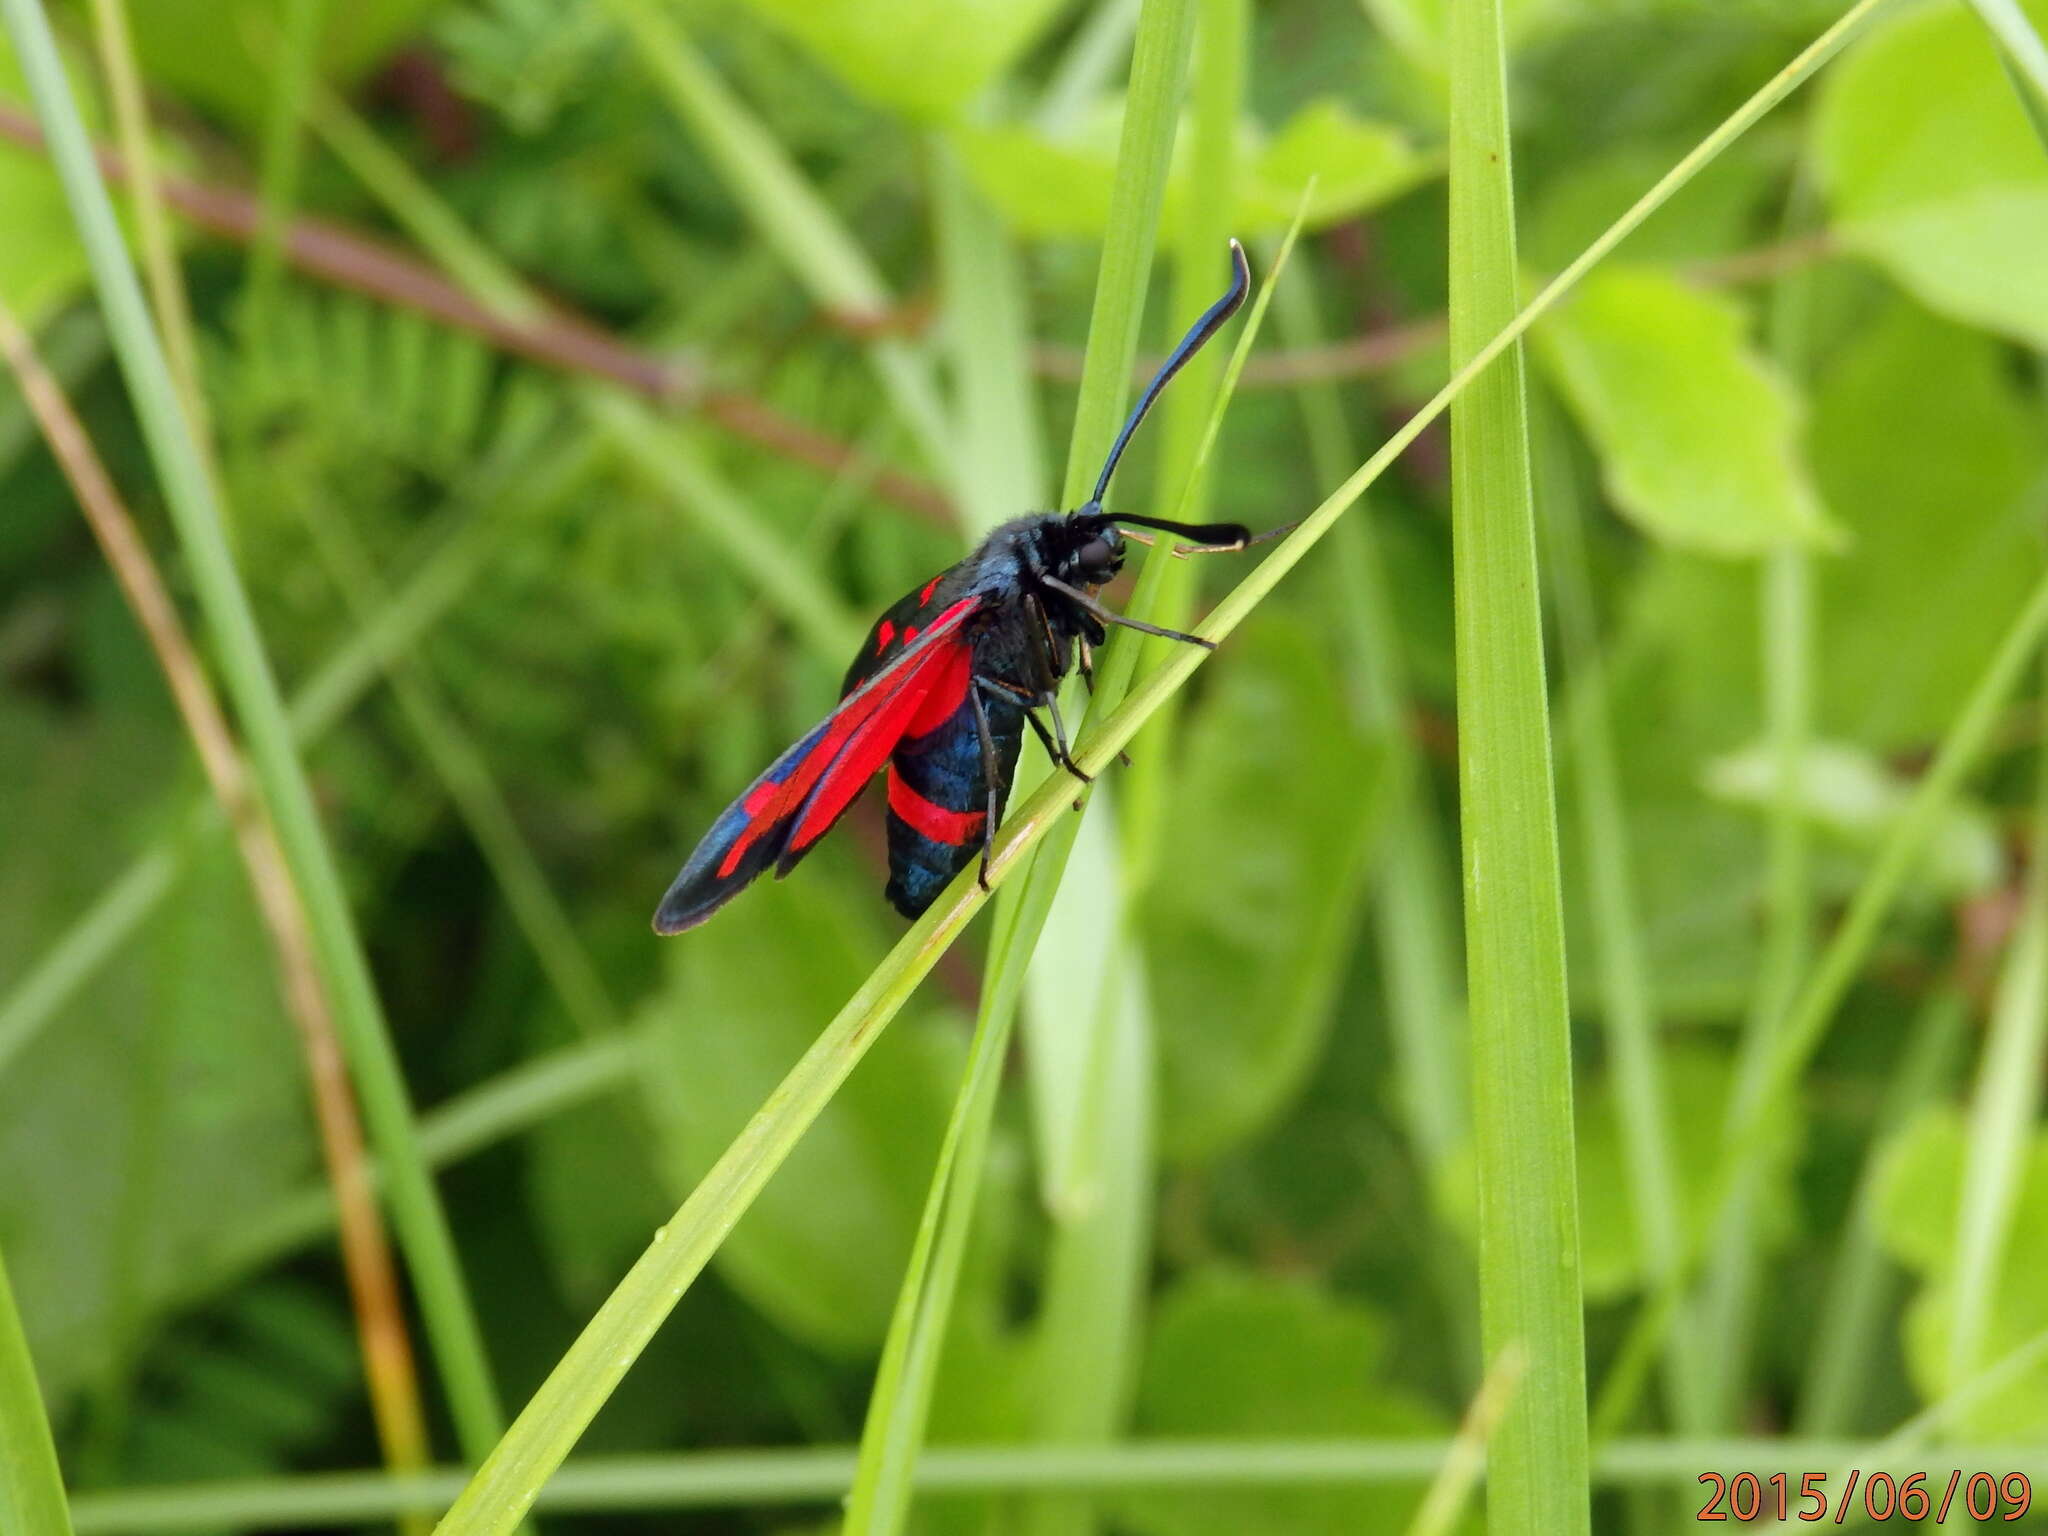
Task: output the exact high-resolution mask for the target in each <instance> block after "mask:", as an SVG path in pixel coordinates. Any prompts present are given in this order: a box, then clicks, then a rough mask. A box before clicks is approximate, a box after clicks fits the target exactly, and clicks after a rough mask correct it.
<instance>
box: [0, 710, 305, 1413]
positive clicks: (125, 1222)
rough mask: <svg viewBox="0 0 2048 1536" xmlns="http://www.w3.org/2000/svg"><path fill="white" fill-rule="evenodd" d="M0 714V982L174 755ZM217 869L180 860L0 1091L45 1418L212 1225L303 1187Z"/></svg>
mask: <svg viewBox="0 0 2048 1536" xmlns="http://www.w3.org/2000/svg"><path fill="white" fill-rule="evenodd" d="M126 721H127V728H126V729H112V730H109V729H104V728H102V729H96V730H92V731H89V732H88V731H79V730H74V729H68V728H58V727H54V726H51V725H50V724H48V723H46V722H44V721H43V720H42V719H41V718H40V717H38V716H37V715H35V714H33V713H31V712H30V711H28V710H25V709H22V708H19V707H7V708H5V709H0V804H5V805H6V806H7V808H8V847H7V858H6V859H5V860H4V861H0V945H4V948H0V972H6V971H11V970H12V968H13V967H14V966H15V964H16V963H18V960H19V958H20V957H21V956H23V955H28V954H33V953H35V952H36V951H37V950H38V949H39V948H40V942H39V941H43V940H46V939H47V937H48V933H49V928H50V926H51V925H52V922H53V919H55V918H56V917H57V916H58V915H59V914H62V913H66V912H69V911H71V910H72V909H73V908H74V907H75V906H76V905H77V903H78V900H79V897H80V895H81V894H82V891H84V890H90V889H91V886H92V883H93V882H92V874H93V873H94V872H95V871H98V872H104V870H105V869H106V867H107V866H108V865H109V864H110V863H112V862H115V861H116V860H117V859H118V857H119V854H120V852H121V851H122V850H123V849H124V848H125V847H126V846H127V838H128V836H129V835H130V834H132V833H133V832H134V831H135V830H136V826H137V823H138V822H139V821H140V820H141V819H142V818H141V817H140V816H139V815H138V814H137V813H136V811H135V810H134V809H133V807H136V806H147V805H149V804H151V803H152V791H153V789H156V788H160V787H161V780H162V770H163V767H164V765H165V763H166V762H167V761H168V762H175V761H176V760H177V757H178V754H179V751H180V746H179V744H178V742H177V741H176V738H175V737H171V736H166V735H158V734H155V733H138V732H137V731H136V730H135V729H134V721H135V717H134V715H132V714H130V715H128V716H127V717H126ZM260 934H261V927H260V924H259V923H258V921H257V918H256V914H255V911H254V909H253V907H252V905H251V903H250V901H249V898H248V893H247V890H246V888H245V887H244V885H243V882H242V875H241V869H240V866H239V864H238V863H237V862H236V861H235V859H234V857H233V855H232V853H231V852H230V851H228V850H227V849H226V848H225V847H216V848H215V849H214V850H213V851H212V852H211V853H210V854H208V855H205V856H203V857H199V858H197V859H195V861H194V863H193V865H192V867H191V869H190V871H189V872H188V874H187V875H186V876H185V878H184V880H183V881H182V883H181V884H180V886H179V889H178V892H177V897H176V899H175V900H173V901H172V902H170V903H169V904H167V906H166V907H165V909H164V911H163V913H162V915H160V916H159V918H158V919H157V921H156V923H155V924H154V925H153V926H152V927H151V928H150V930H149V932H148V933H147V935H146V936H145V937H144V938H143V939H142V940H140V941H139V942H138V943H136V944H134V945H133V946H131V947H130V948H129V950H128V952H127V953H126V955H125V956H124V958H123V960H122V962H121V963H119V964H117V965H115V966H112V967H110V968H109V969H108V970H107V971H106V972H105V973H104V974H103V975H101V976H100V977H99V978H98V979H97V980H96V981H95V982H94V983H93V984H92V985H90V986H89V987H88V988H86V989H85V990H84V991H83V992H81V993H80V994H79V995H78V996H77V997H76V998H75V999H74V1000H73V1001H72V1002H71V1004H70V1005H69V1006H68V1008H67V1010H66V1014H65V1027H64V1029H63V1030H62V1031H61V1032H53V1033H50V1034H46V1035H44V1036H42V1037H40V1038H39V1039H37V1040H36V1041H35V1042H34V1043H33V1044H31V1045H29V1046H28V1047H26V1048H25V1049H24V1050H23V1051H22V1053H21V1054H20V1055H19V1056H17V1057H16V1058H14V1060H13V1061H12V1062H11V1063H9V1065H8V1068H7V1071H6V1073H5V1075H4V1077H0V1168H5V1169H6V1170H7V1176H6V1177H5V1178H4V1179H0V1246H4V1247H5V1249H6V1252H7V1255H8V1264H9V1268H10V1269H11V1271H12V1274H13V1279H14V1287H15V1291H16V1294H17V1296H18V1297H19V1299H20V1303H21V1309H22V1314H23V1316H24V1318H25V1319H26V1322H27V1326H28V1330H29V1336H30V1339H31V1342H32V1343H33V1345H34V1348H35V1357H36V1363H37V1367H38V1370H39V1371H40V1373H41V1375H42V1381H43V1389H44V1391H45V1393H46V1394H47V1395H48V1396H49V1397H50V1399H51V1401H52V1403H53V1404H56V1405H61V1404H63V1403H65V1402H66V1401H68V1400H69V1398H70V1397H71V1395H72V1394H73V1393H74V1392H76V1391H77V1390H78V1389H79V1388H80V1387H81V1386H83V1385H84V1384H85V1383H86V1382H87V1381H88V1380H91V1379H94V1378H95V1376H96V1374H97V1373H100V1372H104V1371H106V1370H107V1369H109V1368H110V1367H112V1366H115V1365H117V1364H118V1363H119V1362H121V1361H123V1360H124V1359H125V1358H126V1357H127V1355H128V1353H129V1352H130V1351H132V1350H134V1349H135V1348H136V1347H137V1346H138V1345H139V1344H141V1343H143V1342H145V1341H146V1339H147V1337H148V1328H147V1324H148V1323H149V1321H150V1320H151V1318H152V1316H153V1313H154V1312H155V1311H156V1310H157V1309H158V1308H160V1307H161V1306H163V1305H164V1304H165V1303H166V1302H167V1301H168V1300H169V1299H171V1298H172V1297H174V1296H179V1295H181V1293H183V1292H184V1289H185V1287H186V1286H187V1285H188V1284H189V1282H188V1281H187V1280H186V1272H187V1270H188V1268H189V1267H190V1266H191V1265H192V1264H193V1263H194V1262H195V1261H197V1260H198V1259H199V1258H200V1257H201V1256H202V1255H204V1254H205V1253H207V1252H208V1251H210V1249H211V1247H212V1245H213V1243H214V1242H215V1241H217V1239H218V1236H219V1223H220V1216H221V1212H222V1211H224V1210H237V1209H260V1208H263V1207H264V1206H267V1205H269V1204H270V1203H272V1202H274V1201H276V1200H278V1199H281V1198H283V1197H284V1196H286V1195H288V1194H291V1193H294V1192H296V1191H297V1189H298V1188H300V1187H301V1185H302V1184H303V1183H304V1181H305V1180H306V1179H307V1178H308V1177H309V1176H310V1175H311V1173H312V1162H313V1158H312V1147H311V1139H310V1135H309V1129H308V1121H309V1116H308V1114H307V1107H306V1097H305V1087H304V1079H303V1075H302V1071H301V1068H300V1063H299V1056H298V1050H297V1046H296V1044H295V1043H294V1040H293V1036H292V1030H291V1026H290V1024H289V1023H288V1022H287V1020H286V1019H285V1017H284V1013H283V1009H282V1007H281V1006H280V1004H279V1001H278V991H277V983H276V980H275V977H274V974H273V972H272V970H271V967H270V952H269V949H268V948H267V946H265V945H264V944H263V943H262V941H261V938H260Z"/></svg>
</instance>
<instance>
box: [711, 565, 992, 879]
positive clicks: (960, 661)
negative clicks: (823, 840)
mask: <svg viewBox="0 0 2048 1536" xmlns="http://www.w3.org/2000/svg"><path fill="white" fill-rule="evenodd" d="M979 604H980V599H978V598H973V597H963V598H961V599H960V601H959V602H957V603H955V604H953V606H952V607H950V608H948V609H947V610H946V611H945V612H944V613H942V614H940V615H939V617H938V618H937V619H935V620H933V621H932V626H931V627H932V628H933V629H939V628H942V627H944V628H957V627H958V625H959V624H960V623H962V622H963V621H964V620H965V619H966V617H967V615H968V613H969V612H970V611H972V610H973V609H974V608H976V607H978V606H979ZM911 638H912V632H911V631H908V630H906V631H905V632H904V644H905V645H906V646H907V645H909V643H910V641H911ZM968 657H969V652H968V650H967V647H966V646H965V645H962V644H956V643H954V642H952V641H950V640H948V639H947V638H946V637H944V636H934V637H933V638H932V639H931V641H930V643H929V644H927V645H926V647H925V649H924V650H923V651H921V652H920V653H918V654H917V655H915V656H909V655H906V656H902V657H899V658H898V659H897V660H896V661H894V662H892V663H890V665H889V666H887V667H885V668H883V670H882V671H880V672H878V673H876V674H875V676H874V677H872V678H870V679H869V680H868V681H867V682H866V683H864V684H863V685H862V686H861V687H860V688H858V689H857V690H855V691H854V692H853V693H852V694H849V695H848V696H847V697H846V698H845V699H844V700H843V701H841V703H840V705H839V708H838V709H837V710H836V711H834V713H833V715H832V717H831V720H830V722H829V725H828V727H827V729H826V731H825V734H824V735H822V736H820V737H819V738H818V743H817V745H816V746H814V747H812V748H811V750H810V752H809V753H808V754H806V755H805V757H804V759H803V761H801V762H800V763H798V764H797V765H796V767H795V768H794V769H792V770H791V772H790V775H789V777H788V778H786V779H784V780H782V781H781V782H780V783H777V782H776V781H774V780H772V779H767V780H763V781H762V782H761V783H759V784H756V785H755V786H754V787H753V788H752V789H751V790H749V791H748V792H747V795H746V798H745V799H744V800H742V801H741V802H740V808H741V809H742V810H744V811H745V812H746V813H747V815H748V817H749V818H750V820H749V821H748V823H747V827H746V830H745V831H743V832H741V833H740V835H739V836H738V837H736V838H734V839H733V844H732V846H731V847H730V848H728V849H727V850H726V851H725V857H724V858H723V859H721V860H719V863H718V878H719V879H721V880H723V879H726V878H728V877H730V876H731V875H732V874H733V873H734V872H735V871H737V870H738V869H739V867H740V861H741V860H742V859H743V858H745V857H746V851H747V849H748V848H750V847H752V846H753V845H754V844H755V843H756V842H758V841H759V840H760V839H762V838H763V837H766V836H767V835H768V834H769V833H770V832H771V831H773V830H774V829H775V828H776V827H777V826H779V825H780V824H781V823H782V822H784V821H786V820H787V819H788V818H789V817H791V816H793V815H795V814H796V813H797V811H798V810H799V809H800V808H802V807H804V805H805V802H806V801H809V800H811V792H812V791H813V790H814V789H815V790H817V791H819V794H818V798H817V800H816V801H815V802H813V803H812V804H811V805H810V808H809V809H808V810H807V811H806V812H805V814H804V818H803V821H802V823H801V824H800V825H799V826H798V827H797V828H796V830H795V832H794V834H793V835H792V836H791V838H790V841H789V846H788V848H787V850H786V851H785V853H784V857H785V858H787V857H789V856H790V855H791V854H794V853H797V852H799V851H801V850H802V849H803V848H804V847H805V846H806V845H808V844H809V843H811V842H813V841H815V840H816V839H817V838H818V837H819V836H820V835H822V834H823V833H824V831H825V829H826V828H828V827H830V826H831V825H832V823H833V822H834V821H836V820H837V819H838V817H839V814H840V812H842V811H844V810H845V809H846V807H847V806H849V805H851V804H852V803H853V797H854V796H855V795H857V794H859V793H860V791H861V788H862V787H863V786H864V785H865V784H866V783H867V781H868V779H869V778H870V777H871V776H873V774H874V772H875V770H876V769H877V768H879V767H881V766H882V764H883V762H884V761H885V760H886V759H887V758H888V756H889V753H890V751H891V750H892V749H894V747H895V745H896V743H897V742H898V741H899V740H901V739H902V736H903V732H904V728H905V727H906V726H907V725H908V724H909V722H910V720H911V719H912V718H913V717H914V716H915V715H916V714H917V713H918V706H919V705H921V704H922V703H923V702H924V699H925V695H926V694H927V693H929V692H930V691H931V688H932V685H933V683H934V681H935V680H937V679H938V678H940V677H942V676H944V677H946V678H948V679H949V681H950V677H951V671H950V668H952V667H961V668H964V667H965V666H966V665H967V662H968ZM961 686H963V687H964V683H963V684H962V685H961ZM954 702H955V705H956V707H957V704H958V700H957V699H956V700H955V701H954ZM842 759H844V760H843V761H842ZM863 765H865V766H863Z"/></svg>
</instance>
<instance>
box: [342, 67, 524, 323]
mask: <svg viewBox="0 0 2048 1536" xmlns="http://www.w3.org/2000/svg"><path fill="white" fill-rule="evenodd" d="M306 113H307V117H308V119H309V120H310V121H311V123H312V125H313V128H314V131H315V132H317V133H318V134H319V135H320V138H321V140H322V142H324V143H325V144H326V145H327V147H328V149H330V150H332V151H333V153H334V157H335V158H336V159H337V160H339V161H341V163H342V164H343V165H345V166H347V167H348V169H349V173H350V174H351V175H353V176H354V177H355V178H356V180H357V181H359V182H361V183H362V184H363V185H364V186H365V187H367V188H369V190H370V192H371V193H372V194H373V195H374V196H375V197H376V198H377V200H378V201H379V202H380V203H382V204H383V205H384V206H385V208H387V209H388V210H390V212H391V214H392V215H393V216H394V217H395V218H396V219H397V220H398V222H399V223H400V224H401V225H403V226H404V228H405V231H406V233H407V234H409V235H411V236H412V237H413V239H415V240H416V241H418V242H419V245H420V249H421V250H423V251H426V252H427V253H428V254H429V255H431V256H432V257H433V258H434V260H435V261H436V262H437V263H439V264H440V266H441V268H442V269H443V270H444V271H446V272H447V274H448V275H449V276H450V277H452V278H454V279H455V281H456V282H458V283H460V284H461V285H462V287H463V289H464V290H465V291H466V292H467V293H468V294H469V296H470V297H471V298H473V299H475V300H476V301H477V302H478V303H479V304H482V305H483V306H484V307H485V308H486V309H488V310H490V311H491V312H492V313H493V314H495V315H497V316H498V317H499V318H500V319H503V320H507V321H510V322H513V323H515V324H518V323H524V322H528V321H532V320H535V319H537V318H538V317H539V316H540V314H541V312H542V306H541V303H540V300H539V299H538V298H536V297H535V296H534V294H533V293H532V291H531V290H530V289H529V288H528V287H527V286H526V284H525V283H524V282H523V281H522V280H521V279H520V277H519V276H518V274H517V273H515V272H513V271H512V270H511V269H510V268H508V267H507V266H506V265H505V264H504V263H503V262H501V261H500V260H499V259H498V257H497V254H496V253H495V252H493V251H492V250H491V249H490V247H489V246H487V245H485V244H484V243H483V242H482V241H480V240H478V239H477V238H476V237H475V236H474V235H472V234H471V233H470V232H469V229H468V227H467V226H466V225H464V224H463V222H462V220H461V219H460V218H459V217H457V216H456V214H455V212H454V210H452V209H451V208H449V206H448V205H447V203H446V202H444V201H443V200H442V199H441V198H440V197H438V196H437V195H435V193H434V191H433V189H432V188H431V187H429V186H428V185H427V184H426V182H424V181H423V180H421V179H420V177H419V176H418V175H417V174H415V173H414V171H413V169H412V167H411V166H409V165H407V164H406V163H405V159H404V157H403V156H401V155H399V154H398V153H397V152H395V151H394V150H393V149H392V148H391V147H390V146H389V145H387V144H386V143H385V142H384V141H383V140H382V139H380V138H379V137H378V136H377V135H376V133H375V132H374V131H373V130H372V129H371V128H370V125H369V124H367V123H365V122H364V121H363V120H362V119H361V118H360V117H358V116H357V115H356V114H355V113H353V112H351V111H350V110H349V109H348V107H347V106H346V105H344V104H343V103H342V102H340V101H338V100H336V99H335V98H333V97H331V96H329V95H328V94H327V93H326V92H325V90H324V89H322V88H321V87H320V86H318V85H315V86H314V87H313V89H312V90H311V92H310V93H309V94H308V96H307V100H306Z"/></svg>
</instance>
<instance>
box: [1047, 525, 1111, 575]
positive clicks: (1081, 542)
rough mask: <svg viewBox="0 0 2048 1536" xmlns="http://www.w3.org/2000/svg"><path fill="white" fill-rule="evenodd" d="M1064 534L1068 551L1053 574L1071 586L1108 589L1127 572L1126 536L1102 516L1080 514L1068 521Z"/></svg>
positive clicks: (1064, 527)
mask: <svg viewBox="0 0 2048 1536" xmlns="http://www.w3.org/2000/svg"><path fill="white" fill-rule="evenodd" d="M1060 532H1061V535H1062V540H1061V542H1062V543H1063V544H1064V545H1065V549H1064V551H1063V553H1062V554H1061V556H1060V558H1059V559H1058V560H1057V561H1055V562H1054V566H1055V569H1054V573H1053V574H1055V575H1056V576H1058V577H1059V579H1060V580H1061V581H1064V582H1066V583H1067V584H1068V585H1069V586H1076V587H1100V586H1105V585H1107V584H1108V583H1109V582H1111V581H1113V580H1115V579H1116V573H1117V572H1118V571H1120V570H1122V569H1123V568H1124V536H1123V534H1122V532H1121V531H1120V530H1119V529H1118V528H1117V526H1116V524H1115V523H1113V522H1111V521H1110V520H1109V518H1108V517H1107V516H1105V515H1103V514H1102V513H1100V512H1088V511H1086V510H1083V511H1081V512H1077V513H1075V514H1074V515H1073V516H1072V517H1069V518H1067V519H1065V521H1064V522H1063V523H1062V524H1061V525H1060Z"/></svg>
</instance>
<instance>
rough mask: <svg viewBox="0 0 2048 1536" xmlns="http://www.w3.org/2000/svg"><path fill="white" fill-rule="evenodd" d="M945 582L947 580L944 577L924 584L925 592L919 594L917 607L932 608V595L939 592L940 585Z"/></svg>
mask: <svg viewBox="0 0 2048 1536" xmlns="http://www.w3.org/2000/svg"><path fill="white" fill-rule="evenodd" d="M943 580H945V578H944V577H943V576H934V577H933V578H932V579H931V580H930V581H928V582H926V583H925V584H924V590H923V591H922V592H920V593H918V594H917V605H918V606H919V607H920V608H924V607H928V606H930V604H931V600H932V594H933V593H934V592H936V591H938V590H939V583H940V582H941V581H943Z"/></svg>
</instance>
